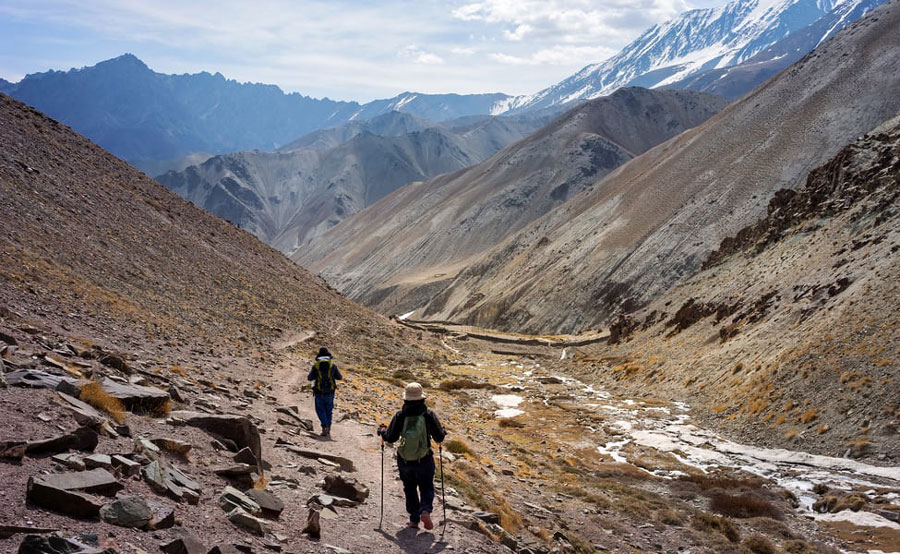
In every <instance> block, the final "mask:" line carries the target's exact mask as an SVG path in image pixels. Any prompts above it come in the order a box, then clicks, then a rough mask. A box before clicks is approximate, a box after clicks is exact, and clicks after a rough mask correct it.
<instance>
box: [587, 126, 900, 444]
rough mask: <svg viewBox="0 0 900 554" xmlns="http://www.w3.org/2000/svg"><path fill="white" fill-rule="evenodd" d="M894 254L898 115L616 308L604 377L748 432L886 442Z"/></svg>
mask: <svg viewBox="0 0 900 554" xmlns="http://www.w3.org/2000/svg"><path fill="white" fill-rule="evenodd" d="M898 251H900V117H897V118H894V119H893V120H892V121H889V122H887V123H885V124H884V125H882V126H881V127H880V128H878V129H875V130H874V131H872V132H870V133H869V134H867V135H865V136H864V137H862V138H860V139H859V140H857V141H855V142H854V143H853V144H851V145H849V146H847V147H845V148H843V149H841V150H840V151H839V152H838V153H837V154H836V155H835V156H834V157H833V158H832V159H831V160H829V161H828V162H827V163H826V164H824V165H823V166H821V167H819V168H817V169H815V170H814V171H812V172H810V173H809V176H808V178H807V180H806V183H805V184H804V186H802V187H800V188H799V189H797V190H794V189H781V190H779V191H777V192H776V193H775V195H774V196H773V197H772V199H771V200H770V202H769V204H768V207H767V210H766V213H765V216H764V217H763V218H761V219H759V220H758V221H756V222H754V223H752V224H751V225H749V226H747V227H744V228H743V229H740V230H739V231H738V232H737V233H736V234H735V235H733V236H730V237H728V238H726V239H725V240H723V241H722V242H721V244H720V245H719V248H718V249H717V250H716V251H715V252H713V254H712V255H711V256H710V257H708V258H707V259H706V260H705V263H704V271H701V272H699V273H697V274H696V275H695V276H693V277H692V278H690V279H688V280H686V281H685V282H684V283H683V284H682V285H681V286H679V287H676V288H674V289H672V290H671V291H669V292H667V293H666V294H664V295H663V296H661V297H660V298H658V299H656V300H654V301H653V302H651V303H650V304H649V305H648V306H646V307H645V308H643V309H641V310H638V311H635V312H632V313H629V314H625V315H622V316H621V317H619V318H618V320H617V321H616V322H615V324H614V325H613V336H612V338H611V341H610V342H611V343H612V344H613V346H612V347H610V348H609V349H607V351H606V352H604V356H607V357H609V358H613V359H617V360H620V361H621V362H622V365H621V366H619V367H618V371H616V370H613V371H611V372H610V371H609V369H606V370H604V373H606V374H613V375H615V376H616V379H617V380H619V381H620V384H625V385H627V386H631V387H634V388H641V387H646V386H647V383H648V382H654V383H658V384H657V386H658V387H659V389H660V390H666V391H669V394H673V395H676V396H682V397H692V398H695V399H696V400H694V402H701V399H702V402H705V403H706V404H707V406H708V407H709V408H708V409H707V411H708V417H709V418H710V419H712V418H714V419H715V420H717V421H721V422H732V423H726V425H730V426H731V427H732V431H734V432H739V433H740V434H741V436H742V437H743V438H744V439H745V440H746V439H747V438H751V439H752V440H755V441H761V442H765V443H770V444H771V443H779V442H780V443H785V442H786V443H787V444H786V446H788V447H790V448H800V449H803V450H809V451H826V450H830V451H832V452H845V453H846V454H845V455H847V454H849V455H851V456H862V455H865V454H866V453H868V452H871V451H873V450H882V451H885V450H886V451H891V450H894V449H896V448H897V447H898V445H900V441H898V440H897V439H898V436H900V435H898V430H897V422H898V417H900V404H898V399H900V389H898V383H897V379H896V376H897V368H898V367H900V348H898V345H900V310H898V306H897V302H896V299H897V298H898V294H900V257H898V255H897V253H898ZM654 358H655V359H656V360H657V362H655V363H654V362H653V361H651V360H652V359H654ZM585 365H586V366H589V365H590V364H585ZM626 366H627V367H628V368H629V369H627V371H626V370H624V369H625V367H626ZM596 369H597V368H594V369H586V371H588V372H593V371H595V370H596ZM748 424H749V427H748ZM773 429H775V432H773ZM891 455H897V454H895V453H892V454H891ZM882 459H884V458H882Z"/></svg>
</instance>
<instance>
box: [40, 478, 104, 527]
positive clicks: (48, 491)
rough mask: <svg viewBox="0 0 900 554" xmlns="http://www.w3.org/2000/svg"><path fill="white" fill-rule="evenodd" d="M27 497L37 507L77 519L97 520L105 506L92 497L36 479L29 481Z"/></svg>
mask: <svg viewBox="0 0 900 554" xmlns="http://www.w3.org/2000/svg"><path fill="white" fill-rule="evenodd" d="M25 497H26V499H27V500H28V501H29V502H31V503H32V504H34V505H35V506H40V507H41V508H47V509H48V510H55V511H57V512H60V513H62V514H66V515H68V516H72V517H76V518H95V517H97V516H98V515H99V514H100V508H101V507H103V504H101V503H100V502H99V501H98V500H97V499H96V498H94V497H92V496H89V495H87V494H84V493H80V492H74V491H67V490H65V489H60V488H57V487H54V486H52V485H50V484H48V483H46V482H45V481H44V480H43V479H40V478H39V479H35V478H34V477H30V478H29V479H28V488H27V492H26V495H25Z"/></svg>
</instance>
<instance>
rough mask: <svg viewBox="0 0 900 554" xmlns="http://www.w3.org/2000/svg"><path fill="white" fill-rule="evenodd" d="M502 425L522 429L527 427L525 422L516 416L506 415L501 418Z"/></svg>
mask: <svg viewBox="0 0 900 554" xmlns="http://www.w3.org/2000/svg"><path fill="white" fill-rule="evenodd" d="M500 427H504V428H511V429H522V428H524V427H525V424H524V423H522V422H521V421H519V420H518V419H516V418H514V417H504V418H503V419H501V420H500Z"/></svg>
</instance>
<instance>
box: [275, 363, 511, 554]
mask: <svg viewBox="0 0 900 554" xmlns="http://www.w3.org/2000/svg"><path fill="white" fill-rule="evenodd" d="M337 362H338V364H340V360H337ZM306 370H307V368H306V366H303V367H302V368H301V369H298V368H297V367H296V364H294V363H292V362H287V361H285V362H282V363H281V364H279V365H278V366H277V368H276V369H275V375H274V376H275V383H276V386H275V387H274V390H273V392H274V394H275V396H276V397H277V398H278V399H279V402H281V403H282V404H283V405H287V406H297V407H298V409H299V413H300V416H301V417H304V418H308V419H312V420H313V421H314V422H315V426H316V430H317V431H318V429H319V423H318V419H317V418H316V415H315V409H314V406H313V398H312V393H311V392H309V391H301V390H300V389H301V387H302V386H303V385H305V384H306V383H307V381H306ZM343 373H344V375H345V378H346V379H350V380H352V379H354V376H353V372H352V370H344V372H343ZM342 386H345V384H342V383H340V382H339V383H338V392H337V395H336V398H335V410H334V416H335V417H334V424H333V427H332V430H331V435H332V436H331V438H330V439H320V438H317V437H313V436H304V435H299V436H296V437H291V438H290V439H289V440H290V441H291V442H294V443H295V444H297V445H298V446H301V447H303V448H308V449H312V450H317V451H320V452H324V453H328V454H334V455H337V456H343V457H345V458H349V459H351V460H352V461H353V464H354V466H355V467H356V471H355V472H353V473H351V474H345V475H347V476H349V477H353V478H356V479H357V480H359V481H360V482H361V483H362V484H364V485H365V486H367V487H368V488H369V491H370V494H369V498H368V500H366V502H365V503H363V504H362V505H360V506H359V507H357V508H339V509H338V510H339V514H340V519H339V520H338V521H328V520H326V519H324V518H323V519H322V540H321V541H320V542H321V544H323V545H334V546H338V547H341V548H345V549H347V550H350V551H351V552H360V551H370V552H409V553H435V552H442V551H445V550H460V551H463V552H497V551H498V550H499V549H500V548H501V547H499V545H497V544H496V543H493V542H491V541H490V540H489V539H487V538H486V537H483V536H481V535H478V534H476V533H474V532H472V531H470V530H467V529H464V528H461V527H460V526H458V525H456V524H454V523H453V522H452V519H453V518H452V514H448V516H449V518H450V519H451V522H450V523H449V524H448V525H447V527H446V530H444V528H443V527H442V526H440V525H438V523H439V522H440V521H441V520H443V509H442V506H441V504H440V490H439V489H440V487H439V486H438V487H436V493H437V497H438V498H436V499H435V516H436V517H435V518H434V520H435V528H434V530H432V531H425V530H424V529H422V528H420V529H419V530H418V531H416V530H414V529H411V528H408V527H406V522H407V517H408V516H407V514H406V511H405V508H404V502H403V490H402V485H401V483H400V480H399V478H398V477H397V467H396V461H395V457H394V450H393V449H392V448H391V447H390V446H386V447H385V450H384V522H383V524H382V529H381V530H379V529H378V521H379V513H380V502H381V449H380V441H379V439H378V438H377V437H376V435H375V432H374V431H375V429H374V427H373V426H372V425H367V424H363V423H360V422H358V421H355V420H354V419H351V418H346V419H342V418H343V417H344V416H345V415H346V411H345V410H344V406H343V403H342V398H341V396H342V395H341V388H342ZM399 405H400V401H399V398H398V401H397V406H398V407H399ZM390 415H391V414H384V418H385V420H387V419H388V418H389V417H390ZM435 461H437V460H435ZM303 512H304V514H305V513H306V511H305V508H304V510H303ZM338 530H339V531H338ZM442 532H443V534H442Z"/></svg>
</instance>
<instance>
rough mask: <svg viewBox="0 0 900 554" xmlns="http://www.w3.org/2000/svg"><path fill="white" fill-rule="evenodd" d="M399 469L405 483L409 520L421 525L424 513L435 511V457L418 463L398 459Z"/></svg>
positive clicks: (428, 457)
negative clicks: (420, 517) (420, 519)
mask: <svg viewBox="0 0 900 554" xmlns="http://www.w3.org/2000/svg"><path fill="white" fill-rule="evenodd" d="M397 469H399V470H400V480H401V481H403V494H404V495H405V496H406V511H407V512H409V520H410V521H411V522H413V523H419V516H421V515H422V512H428V513H431V511H432V510H433V509H434V507H433V504H434V457H433V456H431V455H429V456H425V457H424V458H422V459H421V460H419V461H418V462H407V461H405V460H404V459H403V458H400V457H397Z"/></svg>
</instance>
